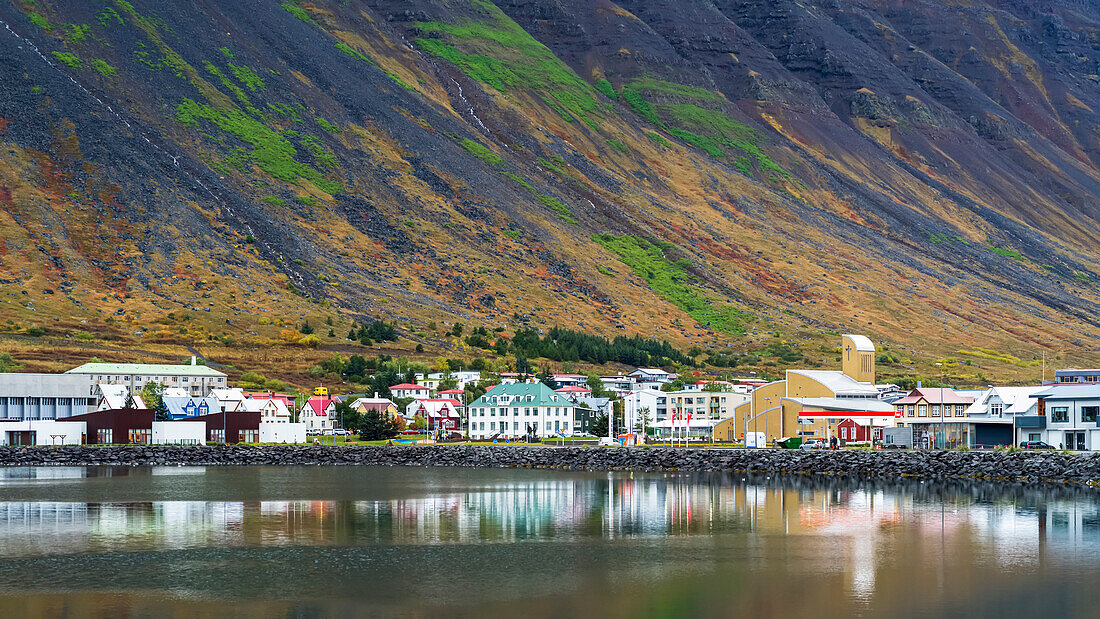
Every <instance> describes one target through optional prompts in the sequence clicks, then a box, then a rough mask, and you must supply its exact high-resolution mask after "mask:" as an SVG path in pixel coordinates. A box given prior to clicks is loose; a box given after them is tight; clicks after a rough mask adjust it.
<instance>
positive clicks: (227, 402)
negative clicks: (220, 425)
mask: <svg viewBox="0 0 1100 619" xmlns="http://www.w3.org/2000/svg"><path fill="white" fill-rule="evenodd" d="M210 397H212V398H217V399H218V407H219V408H220V409H221V412H223V413H235V412H237V411H242V410H245V409H244V401H245V397H244V389H237V388H230V389H211V390H210Z"/></svg>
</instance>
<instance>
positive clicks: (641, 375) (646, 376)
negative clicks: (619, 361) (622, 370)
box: [627, 368, 676, 384]
mask: <svg viewBox="0 0 1100 619" xmlns="http://www.w3.org/2000/svg"><path fill="white" fill-rule="evenodd" d="M627 376H630V377H632V378H633V379H634V382H638V383H659V384H663V383H670V382H672V381H673V380H675V379H676V375H675V374H670V373H669V372H666V371H664V370H662V369H661V368H638V369H636V370H634V371H633V372H630V373H629V374H627Z"/></svg>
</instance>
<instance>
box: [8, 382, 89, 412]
mask: <svg viewBox="0 0 1100 619" xmlns="http://www.w3.org/2000/svg"><path fill="white" fill-rule="evenodd" d="M95 397H96V394H95V392H94V390H93V384H92V381H91V379H89V378H88V377H87V376H67V375H65V374H17V373H3V374H0V420H17V421H38V420H48V419H64V418H66V417H71V416H73V415H80V414H83V413H87V412H88V411H90V410H94V409H95V405H96V399H95Z"/></svg>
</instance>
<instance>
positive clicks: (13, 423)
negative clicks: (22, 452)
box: [0, 417, 84, 446]
mask: <svg viewBox="0 0 1100 619" xmlns="http://www.w3.org/2000/svg"><path fill="white" fill-rule="evenodd" d="M63 419H64V421H58V420H56V419H43V420H29V419H28V420H18V419H15V418H8V419H0V445H11V446H18V445H79V444H81V442H83V440H84V424H83V423H81V422H79V421H71V417H66V418H63Z"/></svg>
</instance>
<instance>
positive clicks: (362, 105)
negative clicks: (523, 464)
mask: <svg viewBox="0 0 1100 619" xmlns="http://www.w3.org/2000/svg"><path fill="white" fill-rule="evenodd" d="M0 20H2V22H0V57H2V58H3V60H4V61H3V62H2V63H0V83H2V84H4V88H3V89H0V143H2V147H0V221H2V225H0V319H2V320H0V322H3V321H6V323H7V324H6V328H7V329H8V330H9V331H11V332H22V331H23V330H25V329H26V328H27V327H31V326H34V325H39V326H43V327H46V328H47V329H50V330H51V331H53V332H55V333H57V334H63V335H65V336H68V337H75V336H76V335H81V336H87V334H88V333H91V336H92V337H109V338H115V339H118V340H120V341H121V342H122V346H123V347H125V346H131V345H134V346H136V345H139V344H140V343H142V342H146V343H148V342H161V343H172V342H176V343H197V342H210V341H224V342H246V343H253V344H256V343H259V344H262V343H265V342H271V341H273V340H274V339H275V338H276V337H277V335H278V332H279V330H280V329H282V328H285V327H286V326H288V325H290V324H296V323H298V322H299V321H300V320H301V319H302V318H303V317H308V316H324V315H328V316H329V317H335V318H336V319H337V320H339V321H340V322H339V323H337V326H344V325H345V323H348V322H351V321H357V322H363V321H365V320H369V319H370V318H372V317H381V318H386V319H388V320H390V319H393V320H397V321H398V324H399V325H400V326H401V328H402V331H403V332H404V333H406V334H409V333H415V334H419V335H416V336H415V337H416V338H419V340H418V341H423V342H424V343H425V344H426V345H428V346H429V347H431V346H432V345H433V344H439V345H442V343H441V341H435V340H433V339H432V337H431V333H429V332H427V331H426V330H425V329H424V326H425V325H426V324H428V323H429V322H434V321H439V322H441V323H452V322H455V321H457V322H463V323H466V324H472V325H486V326H488V327H490V328H492V327H496V326H498V325H499V326H505V325H507V326H509V327H510V328H514V327H516V326H518V325H530V326H536V327H546V326H552V325H561V326H569V327H573V328H578V329H580V330H584V331H589V332H593V333H601V334H616V333H624V334H635V333H642V334H655V335H657V336H658V337H663V338H668V339H670V340H672V341H674V342H677V343H680V344H682V345H685V346H686V345H692V344H697V345H700V346H702V347H703V348H704V349H706V348H710V347H718V348H719V349H723V350H724V349H726V347H730V350H734V351H740V350H752V349H754V348H759V347H760V346H762V345H763V344H764V343H765V342H766V341H767V340H768V339H769V338H771V337H774V334H775V333H776V332H779V334H780V337H783V338H789V339H791V340H793V341H795V342H796V343H803V344H805V343H808V342H816V341H817V340H821V341H825V340H828V341H832V340H833V339H835V337H834V336H833V332H835V331H839V330H856V331H859V332H864V333H867V334H869V335H871V336H872V337H874V338H876V339H877V340H879V341H882V342H888V343H892V344H893V345H895V346H897V347H900V348H908V349H910V352H911V353H912V354H913V355H916V356H926V355H931V354H940V355H942V354H945V353H949V352H952V351H955V350H956V349H968V350H977V349H979V348H980V349H982V351H984V352H981V354H982V355H987V356H993V355H1003V354H1005V353H1012V354H1013V355H1016V356H1019V357H1021V358H1023V359H1024V361H1019V360H1017V361H1019V364H1021V365H1024V366H1026V365H1027V364H1028V362H1029V361H1030V360H1031V359H1032V358H1033V355H1036V354H1038V353H1039V352H1040V349H1044V350H1048V351H1052V352H1053V351H1061V352H1062V353H1063V354H1068V355H1070V358H1073V357H1074V356H1077V358H1083V359H1085V360H1086V361H1087V360H1088V358H1089V357H1090V356H1091V357H1092V358H1096V352H1097V347H1098V342H1100V340H1098V338H1097V329H1098V325H1100V316H1098V315H1097V313H1096V301H1097V299H1098V294H1097V282H1098V280H1100V266H1098V264H1100V115H1098V113H1097V110H1100V107H1098V106H1100V77H1098V75H1097V74H1098V73H1100V5H1098V4H1097V3H1096V2H1094V1H1093V0H1081V1H1073V0H1051V1H1050V2H1047V3H1043V6H1042V8H1041V9H1040V8H1036V5H1035V3H1033V2H1026V1H1023V0H1018V1H1013V0H987V1H985V2H980V1H979V2H972V3H953V2H946V1H943V2H941V1H935V0H915V1H907V2H899V1H897V0H831V1H826V2H821V3H818V4H804V3H798V2H793V1H788V0H775V1H772V2H748V1H738V0H644V1H643V0H620V1H619V2H610V1H607V0H496V2H495V3H494V2H490V1H488V0H448V1H444V0H401V1H397V0H363V1H357V0H318V1H316V2H299V1H296V0H282V1H280V0H241V1H237V2H188V1H184V0H170V1H158V2H152V1H138V0H134V1H133V2H126V1H124V0H112V1H102V0H92V1H88V0H81V1H77V0H2V1H0ZM183 321H186V323H184V322H183ZM339 335H342V333H341V334H339ZM337 339H342V338H337ZM834 344H835V343H834ZM907 354H909V353H908V352H907ZM830 361H831V359H830Z"/></svg>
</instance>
